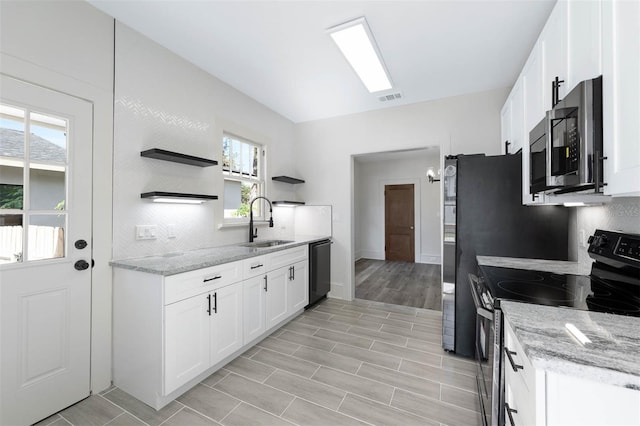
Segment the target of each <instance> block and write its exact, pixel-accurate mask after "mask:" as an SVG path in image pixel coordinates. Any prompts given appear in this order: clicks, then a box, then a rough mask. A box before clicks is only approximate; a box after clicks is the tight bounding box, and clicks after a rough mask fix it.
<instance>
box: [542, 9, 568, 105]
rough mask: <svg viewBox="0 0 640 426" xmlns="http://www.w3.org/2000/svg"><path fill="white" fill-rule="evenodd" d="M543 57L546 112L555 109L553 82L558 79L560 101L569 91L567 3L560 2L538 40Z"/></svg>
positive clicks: (543, 98)
mask: <svg viewBox="0 0 640 426" xmlns="http://www.w3.org/2000/svg"><path fill="white" fill-rule="evenodd" d="M538 43H539V45H540V50H541V55H542V87H543V91H542V106H543V108H544V110H545V111H547V110H550V109H551V108H553V105H552V82H553V81H554V80H555V78H556V77H558V78H559V79H560V80H563V81H564V82H563V83H561V84H560V87H559V89H558V94H559V97H560V99H562V98H563V97H564V95H565V94H566V93H567V92H568V91H567V2H566V1H559V2H557V3H556V5H555V7H554V8H553V10H552V11H551V15H549V19H548V20H547V23H546V24H545V26H544V28H543V29H542V32H541V33H540V38H539V39H538Z"/></svg>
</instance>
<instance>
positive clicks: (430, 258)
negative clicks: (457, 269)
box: [419, 253, 441, 265]
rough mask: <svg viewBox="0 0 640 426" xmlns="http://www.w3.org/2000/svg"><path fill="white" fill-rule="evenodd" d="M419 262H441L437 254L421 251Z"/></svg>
mask: <svg viewBox="0 0 640 426" xmlns="http://www.w3.org/2000/svg"><path fill="white" fill-rule="evenodd" d="M419 263H429V264H433V265H440V264H441V257H440V256H437V255H432V254H426V253H422V254H421V255H420V262H419Z"/></svg>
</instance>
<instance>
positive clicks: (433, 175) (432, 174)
mask: <svg viewBox="0 0 640 426" xmlns="http://www.w3.org/2000/svg"><path fill="white" fill-rule="evenodd" d="M438 176H440V170H438ZM427 179H429V183H433V182H440V179H436V172H435V171H434V170H433V167H429V169H427Z"/></svg>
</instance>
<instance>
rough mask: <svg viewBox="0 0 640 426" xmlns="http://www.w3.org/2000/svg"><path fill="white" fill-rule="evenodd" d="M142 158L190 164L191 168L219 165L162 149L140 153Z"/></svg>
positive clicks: (212, 161)
mask: <svg viewBox="0 0 640 426" xmlns="http://www.w3.org/2000/svg"><path fill="white" fill-rule="evenodd" d="M140 156H141V157H148V158H155V159H156V160H164V161H171V162H174V163H182V164H188V165H190V166H198V167H209V166H215V165H217V164H218V162H217V161H216V160H209V159H208V158H202V157H194V156H193V155H187V154H181V153H179V152H172V151H167V150H164V149H160V148H152V149H147V150H146V151H142V152H141V153H140Z"/></svg>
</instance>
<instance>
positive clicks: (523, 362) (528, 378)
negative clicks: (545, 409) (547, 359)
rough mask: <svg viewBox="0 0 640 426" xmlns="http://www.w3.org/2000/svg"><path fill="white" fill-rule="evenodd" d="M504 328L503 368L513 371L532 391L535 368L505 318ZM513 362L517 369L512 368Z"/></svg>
mask: <svg viewBox="0 0 640 426" xmlns="http://www.w3.org/2000/svg"><path fill="white" fill-rule="evenodd" d="M504 324H505V329H504V349H505V353H504V354H503V356H504V368H505V370H506V371H508V372H510V373H513V375H514V376H517V377H519V378H520V380H521V381H522V383H523V385H524V386H525V387H526V388H527V389H528V390H529V391H533V390H534V386H535V370H534V368H533V365H531V362H530V361H529V358H527V356H526V355H525V353H524V349H522V346H521V345H520V342H519V341H518V339H517V338H516V335H515V333H514V332H513V329H512V328H511V325H510V324H509V323H508V322H507V321H506V320H505V322H504ZM507 350H508V351H509V352H510V354H511V359H509V356H508V355H507V354H506V351H507ZM512 361H513V364H515V365H516V366H517V367H516V369H517V371H514V370H513V365H512Z"/></svg>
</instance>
